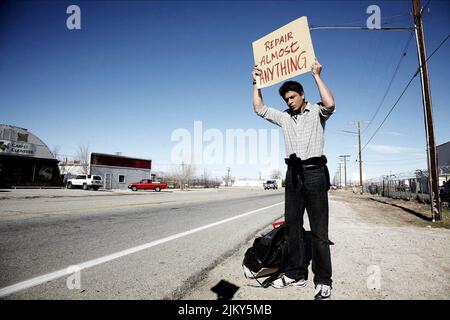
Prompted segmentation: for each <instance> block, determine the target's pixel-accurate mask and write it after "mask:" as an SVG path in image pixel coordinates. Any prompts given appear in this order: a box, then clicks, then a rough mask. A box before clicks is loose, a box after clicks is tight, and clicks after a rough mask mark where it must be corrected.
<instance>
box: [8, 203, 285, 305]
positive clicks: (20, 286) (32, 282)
mask: <svg viewBox="0 0 450 320" xmlns="http://www.w3.org/2000/svg"><path fill="white" fill-rule="evenodd" d="M282 203H284V201H282V202H278V203H276V204H273V205H270V206H267V207H264V208H260V209H256V210H252V211H249V212H246V213H243V214H240V215H238V216H234V217H231V218H228V219H224V220H220V221H217V222H214V223H210V224H207V225H205V226H202V227H199V228H195V229H192V230H189V231H185V232H181V233H177V234H174V235H172V236H169V237H166V238H162V239H159V240H156V241H152V242H149V243H146V244H143V245H140V246H137V247H134V248H130V249H126V250H123V251H119V252H116V253H113V254H110V255H107V256H104V257H100V258H97V259H94V260H90V261H86V262H83V263H81V264H77V265H76V267H77V269H78V270H79V271H81V270H83V269H87V268H91V267H94V266H96V265H99V264H102V263H105V262H109V261H112V260H115V259H118V258H121V257H124V256H127V255H129V254H132V253H136V252H139V251H142V250H145V249H148V248H151V247H154V246H157V245H160V244H163V243H166V242H169V241H172V240H175V239H178V238H182V237H185V236H188V235H191V234H193V233H196V232H199V231H202V230H205V229H208V228H212V227H215V226H218V225H220V224H223V223H227V222H230V221H233V220H236V219H239V218H242V217H245V216H248V215H250V214H253V213H257V212H259V211H263V210H266V209H269V208H272V207H275V206H278V205H280V204H282ZM69 267H70V266H68V267H67V268H65V269H62V270H58V271H55V272H52V273H48V274H44V275H42V276H39V277H35V278H32V279H29V280H25V281H22V282H19V283H16V284H13V285H11V286H8V287H4V288H1V289H0V297H4V296H6V295H9V294H12V293H15V292H18V291H21V290H25V289H28V288H31V287H34V286H37V285H40V284H42V283H45V282H48V281H52V280H55V279H58V278H62V277H64V276H69V275H70V274H71V273H72V272H68V269H69Z"/></svg>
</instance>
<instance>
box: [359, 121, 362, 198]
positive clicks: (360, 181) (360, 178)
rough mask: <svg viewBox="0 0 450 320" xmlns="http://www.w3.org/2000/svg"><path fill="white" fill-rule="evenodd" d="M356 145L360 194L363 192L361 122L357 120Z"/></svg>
mask: <svg viewBox="0 0 450 320" xmlns="http://www.w3.org/2000/svg"><path fill="white" fill-rule="evenodd" d="M358 146H359V185H360V187H361V191H360V192H361V194H363V183H362V159H361V122H360V121H358Z"/></svg>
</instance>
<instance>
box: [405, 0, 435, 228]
mask: <svg viewBox="0 0 450 320" xmlns="http://www.w3.org/2000/svg"><path fill="white" fill-rule="evenodd" d="M412 2H413V14H414V25H415V32H416V40H417V52H418V57H419V65H420V66H419V68H420V80H421V83H422V102H423V111H424V120H425V132H426V136H427V138H426V139H427V160H428V175H429V178H428V181H429V187H430V200H431V215H432V218H433V222H434V221H436V220H441V214H440V212H441V210H440V199H439V179H438V172H437V161H436V143H435V140H434V126H433V110H432V106H431V90H430V82H429V77H428V66H427V61H426V60H427V59H426V57H427V54H426V50H425V35H424V31H423V23H422V10H421V4H420V0H412Z"/></svg>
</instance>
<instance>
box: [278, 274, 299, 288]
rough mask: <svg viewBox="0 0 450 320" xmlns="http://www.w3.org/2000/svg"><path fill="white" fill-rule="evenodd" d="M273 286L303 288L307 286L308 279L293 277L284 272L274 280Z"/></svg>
mask: <svg viewBox="0 0 450 320" xmlns="http://www.w3.org/2000/svg"><path fill="white" fill-rule="evenodd" d="M271 285H272V287H274V288H277V289H283V288H286V287H289V286H293V287H298V288H302V287H304V286H306V280H305V279H303V278H301V279H300V280H295V279H291V278H289V277H286V276H285V275H284V274H282V275H281V276H280V277H279V278H278V279H276V280H274V281H273V282H272V284H271Z"/></svg>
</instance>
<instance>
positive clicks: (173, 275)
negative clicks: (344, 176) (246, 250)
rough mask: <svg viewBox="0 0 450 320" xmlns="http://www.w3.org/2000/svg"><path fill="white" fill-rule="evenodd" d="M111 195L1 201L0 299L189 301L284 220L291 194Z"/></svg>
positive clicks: (240, 192)
mask: <svg viewBox="0 0 450 320" xmlns="http://www.w3.org/2000/svg"><path fill="white" fill-rule="evenodd" d="M64 192H67V191H63V193H64ZM93 195H94V196H93ZM104 195H105V194H99V196H95V193H94V192H91V193H84V194H82V193H79V194H77V196H76V197H73V196H72V197H66V196H64V194H62V195H58V196H57V197H45V196H43V197H42V196H39V197H38V198H33V197H32V196H31V197H10V198H9V199H6V198H4V199H2V200H0V204H1V206H2V210H1V213H0V256H1V260H0V295H3V298H6V299H165V298H178V297H181V296H183V295H184V293H185V291H186V290H188V289H189V288H191V287H192V286H193V285H194V284H195V283H196V282H197V281H198V279H200V278H201V277H202V275H204V273H205V270H209V269H211V268H213V267H215V266H217V265H218V264H219V263H220V262H221V261H223V259H224V258H225V257H227V256H229V255H231V254H232V253H233V252H235V251H236V250H238V249H239V248H240V246H241V245H242V243H244V242H245V241H246V240H248V239H250V238H252V237H253V236H254V235H255V233H256V232H257V231H258V230H260V229H262V228H264V227H266V226H267V225H269V224H270V223H271V222H273V221H274V220H276V219H278V218H280V217H281V216H282V213H283V203H282V201H283V200H284V196H283V191H264V190H237V191H236V190H235V191H223V190H213V191H205V192H201V191H196V192H184V193H176V192H165V193H164V192H161V193H154V192H153V193H149V192H141V193H124V194H120V195H114V194H110V195H109V196H104ZM259 209H262V210H259ZM227 219H229V220H227ZM140 246H141V247H140ZM127 250H128V251H127ZM113 254H116V255H115V256H114V255H113ZM72 265H76V266H78V267H81V268H83V269H82V270H81V272H80V274H79V275H80V277H79V279H80V284H81V287H80V289H77V288H75V289H72V290H70V289H68V286H67V282H68V280H70V281H71V283H72V285H73V286H75V287H76V285H77V283H78V282H77V281H76V280H77V279H78V278H77V274H73V273H68V269H67V268H68V267H69V266H72ZM70 272H73V270H70ZM40 276H47V278H45V277H41V278H39V277H40ZM47 280H51V281H47ZM27 281H28V282H27ZM70 281H69V282H70ZM8 292H12V293H9V294H7V293H8Z"/></svg>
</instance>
